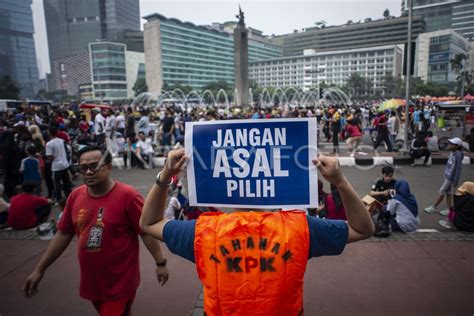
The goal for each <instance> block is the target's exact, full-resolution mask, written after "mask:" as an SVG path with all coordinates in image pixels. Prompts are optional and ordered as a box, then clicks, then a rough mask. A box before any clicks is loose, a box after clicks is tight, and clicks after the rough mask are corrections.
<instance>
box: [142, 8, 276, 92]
mask: <svg viewBox="0 0 474 316" xmlns="http://www.w3.org/2000/svg"><path fill="white" fill-rule="evenodd" d="M145 19H146V20H147V21H148V23H147V24H146V25H145V55H147V64H146V67H147V75H148V74H150V75H153V73H155V74H154V75H153V76H161V82H163V81H164V82H166V83H167V84H169V85H173V84H181V85H189V86H191V87H192V88H193V89H198V90H199V89H201V88H202V87H203V86H205V85H206V84H208V83H210V82H213V81H219V80H225V81H227V82H228V83H229V84H233V83H234V40H233V36H232V34H230V33H228V32H223V31H219V30H216V29H213V28H211V27H206V26H197V25H194V24H193V23H190V22H181V21H180V20H178V19H174V18H169V19H168V18H166V17H164V16H162V15H160V14H157V13H155V14H152V15H149V16H146V17H145ZM152 22H154V23H155V24H153V25H154V27H152V26H151V25H152ZM147 32H148V33H147ZM147 34H148V35H147ZM150 34H154V35H156V36H155V37H153V36H151V35H150ZM147 36H148V45H147ZM152 42H153V43H152ZM153 45H156V46H154V47H159V50H155V49H152V48H151V47H153ZM147 47H148V49H147ZM152 55H153V56H152ZM280 56H282V49H281V47H279V46H277V45H273V44H271V43H269V42H268V43H267V42H264V41H256V40H252V39H251V38H250V39H249V62H251V61H256V60H260V59H268V58H275V57H280ZM149 57H155V61H156V62H153V61H150V62H149V61H148V58H149ZM157 67H159V69H157ZM147 78H148V77H147ZM147 82H148V79H147ZM148 84H149V85H150V83H148ZM150 88H151V89H153V88H155V89H160V88H156V87H154V85H153V84H152V85H151V87H150Z"/></svg>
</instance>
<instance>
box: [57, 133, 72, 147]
mask: <svg viewBox="0 0 474 316" xmlns="http://www.w3.org/2000/svg"><path fill="white" fill-rule="evenodd" d="M57 136H58V138H61V139H62V140H64V141H65V142H66V143H67V144H69V142H70V141H71V138H70V137H69V135H68V133H66V132H64V131H58V135H57Z"/></svg>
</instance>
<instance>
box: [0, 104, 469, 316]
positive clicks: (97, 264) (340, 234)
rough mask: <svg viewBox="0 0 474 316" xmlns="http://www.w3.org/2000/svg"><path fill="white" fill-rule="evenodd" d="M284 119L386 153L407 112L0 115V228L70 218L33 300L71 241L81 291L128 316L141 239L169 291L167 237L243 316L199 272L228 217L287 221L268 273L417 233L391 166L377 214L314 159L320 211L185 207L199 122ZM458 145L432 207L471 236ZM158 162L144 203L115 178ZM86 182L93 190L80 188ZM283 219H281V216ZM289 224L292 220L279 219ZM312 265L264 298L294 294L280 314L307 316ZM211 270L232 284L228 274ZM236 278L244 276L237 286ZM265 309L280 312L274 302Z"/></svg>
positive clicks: (412, 202) (418, 127)
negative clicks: (190, 136) (189, 143)
mask: <svg viewBox="0 0 474 316" xmlns="http://www.w3.org/2000/svg"><path fill="white" fill-rule="evenodd" d="M428 109H429V108H428ZM418 111H420V110H419V109H418V108H416V107H414V108H413V111H411V113H412V114H411V117H412V118H411V119H410V124H411V129H412V132H413V133H414V135H415V138H414V142H413V145H414V147H415V149H414V150H417V155H418V156H421V157H425V159H426V157H427V156H428V158H429V154H428V153H426V152H422V151H421V150H420V149H422V150H425V149H426V150H427V148H428V147H429V145H428V144H427V143H426V142H427V140H426V138H425V136H428V137H429V135H430V134H429V132H430V126H431V125H430V124H427V123H426V120H425V119H421V116H423V117H425V116H424V115H421V114H420V121H418V120H417V119H415V118H416V117H417V114H415V113H417V112H418ZM421 113H423V112H421ZM430 115H431V113H430ZM276 117H278V118H292V117H315V118H317V120H318V122H319V123H320V124H318V125H319V126H321V132H322V135H323V136H322V137H324V139H320V141H324V140H325V141H327V142H332V144H333V151H334V152H335V153H338V152H339V150H340V149H339V141H342V140H345V141H346V142H347V144H348V147H349V154H350V155H352V156H353V155H355V154H356V153H357V151H358V147H359V146H360V144H361V143H362V139H363V136H364V133H366V132H367V131H368V133H371V132H374V134H373V135H372V136H373V146H374V149H376V148H377V147H378V146H380V144H382V143H384V146H385V147H386V149H387V150H389V151H391V150H394V149H395V144H394V143H395V139H396V137H397V134H398V132H399V130H400V128H401V122H402V121H403V116H402V113H400V112H399V111H397V110H395V111H387V112H380V113H378V112H376V111H373V108H371V107H368V106H367V107H366V106H362V107H343V106H337V105H334V106H329V107H326V108H322V107H321V108H306V109H297V108H295V109H291V108H285V107H273V108H271V109H258V110H257V109H249V110H245V111H244V110H241V109H238V108H237V109H233V110H232V111H230V112H226V111H224V110H222V109H218V110H213V109H209V110H203V109H194V110H191V111H185V110H181V109H179V108H176V107H167V108H164V109H162V110H160V111H147V110H141V111H134V110H133V109H132V108H120V107H119V108H115V109H112V108H110V107H98V108H94V109H92V110H90V111H89V110H88V111H82V110H79V109H73V108H69V107H61V108H58V109H55V110H51V109H44V110H38V111H34V110H32V109H25V110H24V111H22V112H17V113H14V114H9V115H8V114H7V115H4V116H3V117H1V119H0V146H1V149H2V150H1V153H2V156H1V166H2V170H3V179H4V184H3V185H1V186H0V196H1V197H0V224H1V225H3V226H8V227H11V228H12V229H29V228H34V227H37V226H38V225H41V224H43V223H45V222H48V221H49V220H50V219H51V218H52V217H53V216H52V214H51V213H52V208H53V205H55V204H58V205H59V206H60V210H61V211H62V213H61V216H60V218H59V219H58V224H57V233H56V234H55V235H54V238H53V239H52V241H51V242H50V244H49V246H48V249H47V251H46V252H45V253H44V255H43V256H42V258H41V260H40V261H39V262H38V264H37V265H36V267H35V269H34V270H33V272H32V273H31V274H30V275H29V277H28V278H27V280H26V282H25V286H24V293H25V296H26V297H31V296H33V295H35V294H36V293H37V291H38V284H39V283H40V281H41V279H42V278H43V276H44V274H45V272H46V270H47V269H48V268H49V267H50V265H51V264H52V263H53V262H54V261H55V260H56V259H57V258H58V257H59V256H60V255H61V253H62V252H63V251H64V250H65V249H66V248H67V246H68V245H69V243H70V242H71V240H72V238H73V237H74V236H75V235H77V236H78V243H79V247H78V255H79V259H80V261H79V262H80V268H81V287H80V295H81V297H83V298H85V299H87V300H90V301H91V302H92V303H93V306H94V307H95V308H96V310H97V311H98V313H99V314H100V315H119V314H123V315H127V314H129V313H130V310H131V306H132V304H133V302H134V299H135V294H136V290H137V288H138V285H139V282H140V279H139V263H138V262H139V261H138V245H139V243H138V239H139V237H140V238H141V239H142V240H143V242H144V244H145V246H146V248H147V249H148V251H149V253H150V255H151V256H152V257H153V260H154V261H155V262H156V265H157V268H156V275H157V278H158V281H159V283H160V284H162V285H164V284H165V283H166V282H167V280H168V278H169V271H168V268H167V266H166V264H167V259H166V258H165V257H164V255H163V253H162V252H161V249H160V245H159V243H158V241H157V239H158V240H162V241H164V242H165V243H166V244H167V246H168V248H169V249H170V250H171V251H172V252H173V253H174V254H177V255H179V256H181V257H184V258H185V259H188V260H190V261H192V262H195V263H196V265H197V269H198V272H199V275H200V278H201V280H202V281H203V283H204V286H205V287H206V298H205V304H206V306H205V309H206V311H209V312H211V314H212V312H215V311H217V309H219V308H223V309H224V310H226V311H229V312H230V311H239V312H243V310H242V308H244V306H241V305H239V304H236V303H235V302H233V301H225V302H224V301H217V300H216V299H215V298H216V297H219V298H223V297H228V295H230V294H229V293H231V292H232V291H234V290H235V289H234V288H232V287H231V288H229V291H230V292H229V293H227V292H226V293H224V292H222V291H223V290H217V292H213V291H215V289H214V288H213V284H214V283H213V282H216V280H215V279H213V278H212V277H207V276H206V274H203V273H202V272H203V271H204V270H205V269H208V268H207V266H206V264H205V263H204V262H205V261H206V260H208V258H210V260H211V261H214V262H216V263H219V262H220V260H221V259H223V258H221V259H219V258H220V257H219V258H218V257H216V255H217V254H215V253H213V251H214V249H216V247H217V245H216V244H215V240H217V239H216V236H217V235H218V234H220V233H221V232H223V231H227V230H228V228H229V227H230V226H229V224H228V223H229V222H233V223H236V225H237V224H238V223H242V222H245V221H249V222H255V223H259V225H260V226H259V227H258V229H259V230H261V229H264V230H266V229H271V230H275V229H276V228H275V227H277V228H278V227H280V228H281V229H278V230H275V231H274V234H273V233H272V234H273V236H275V237H274V240H273V241H272V243H273V244H274V246H273V247H272V249H271V252H273V253H275V254H279V247H280V246H279V245H280V242H281V240H280V239H281V238H283V239H284V240H291V241H292V242H291V244H290V245H289V246H291V247H290V248H291V249H292V251H290V252H288V251H286V252H285V253H282V256H281V257H282V259H283V260H282V262H281V263H280V262H279V263H276V262H273V261H271V262H270V261H268V262H267V261H265V258H263V259H264V261H263V262H262V261H260V264H261V265H262V267H261V268H260V273H263V272H265V271H266V270H265V269H268V270H269V271H273V270H275V271H286V270H285V269H286V268H284V267H283V266H285V267H290V266H287V265H285V264H286V261H287V260H288V259H289V258H290V257H291V258H292V259H291V260H293V261H297V262H300V261H301V263H303V262H306V261H307V260H308V259H309V258H312V257H318V256H323V255H338V254H340V253H341V252H342V251H343V249H344V246H345V245H346V244H347V243H350V242H354V241H358V240H362V239H365V238H368V237H370V236H372V235H374V234H375V236H378V237H387V236H388V235H390V233H391V232H393V231H398V232H401V233H406V234H411V233H414V232H416V230H417V228H418V226H419V224H420V218H419V213H418V212H419V205H418V202H417V199H416V197H415V195H414V194H413V193H412V192H411V190H410V185H409V183H408V182H407V181H406V180H404V179H395V178H394V172H395V170H394V169H393V168H392V167H389V166H386V167H384V168H382V178H380V179H377V180H376V182H375V183H374V185H373V186H372V188H371V190H370V192H369V196H371V197H373V198H374V199H375V200H376V201H377V203H378V205H379V206H380V207H378V208H377V209H376V211H372V210H373V208H372V207H371V206H370V205H366V204H364V203H363V201H362V199H360V197H359V196H358V195H357V193H356V192H355V190H354V189H353V188H352V185H351V184H350V183H349V182H348V180H347V179H346V178H345V177H344V175H343V174H342V172H341V170H340V168H338V166H337V159H336V158H330V157H325V156H319V157H318V158H316V159H315V160H314V161H313V164H314V165H315V166H316V167H317V168H318V169H319V172H320V174H321V175H322V177H321V179H320V180H319V181H318V193H319V201H320V205H319V207H318V208H316V209H308V210H304V211H305V212H300V211H297V212H292V211H290V212H284V213H281V212H275V213H268V212H262V213H259V214H257V215H255V214H254V213H248V212H247V213H245V212H244V213H242V212H237V213H231V214H222V213H220V212H216V211H217V210H215V209H212V208H204V209H203V208H197V207H189V205H187V201H186V198H185V197H183V194H182V193H183V190H182V187H183V184H182V182H181V181H180V180H181V179H180V178H179V177H180V170H181V168H182V166H183V164H184V163H185V161H186V159H187V158H186V157H185V156H184V150H183V149H175V148H176V147H177V146H176V145H177V144H178V145H179V144H181V145H182V144H184V131H185V124H186V123H187V122H190V121H205V120H208V121H211V120H221V119H230V118H234V119H235V118H249V119H265V118H266V119H268V118H276ZM430 121H431V119H430ZM318 136H319V133H318ZM428 142H429V140H428ZM449 143H450V145H449V150H450V156H449V160H448V163H447V165H446V170H445V173H444V178H445V180H444V183H443V185H442V187H441V189H440V196H439V199H438V200H437V201H436V203H435V204H434V205H433V206H430V207H428V208H425V211H426V212H435V211H438V210H437V207H438V206H439V204H440V202H441V201H442V199H443V197H444V196H446V200H447V207H448V208H447V213H446V210H443V211H441V212H442V213H443V214H445V213H446V214H445V215H446V216H447V220H446V221H443V223H441V224H442V225H443V226H445V227H448V226H449V227H451V225H454V227H456V228H458V229H461V230H469V231H472V230H473V226H474V225H473V223H474V217H473V214H472V209H473V208H472V205H473V204H472V203H473V197H474V192H473V185H472V183H465V184H463V185H462V186H461V187H459V188H458V189H457V191H456V188H457V186H458V184H459V180H460V175H461V168H462V159H463V153H462V147H463V141H462V140H461V139H459V138H453V139H450V141H449ZM418 150H419V152H418ZM428 151H429V150H428ZM156 156H167V163H166V164H165V166H164V168H163V169H162V171H161V172H160V173H159V174H158V176H157V180H156V184H155V185H154V186H153V187H152V189H151V190H150V192H149V194H148V196H147V198H146V200H144V199H143V197H142V196H141V195H140V194H139V193H138V192H137V191H136V190H135V189H134V188H132V187H131V186H129V185H127V184H125V183H121V182H118V181H116V180H113V179H112V178H111V176H110V172H111V170H112V161H113V159H114V158H120V157H123V158H124V160H125V161H126V162H125V163H126V164H128V165H130V166H131V167H137V168H153V161H154V159H153V158H154V157H156ZM79 175H81V177H82V180H83V182H84V185H81V186H78V187H77V188H74V187H75V185H76V182H75V181H76V178H77V177H78V176H79ZM323 178H324V179H325V180H326V181H327V182H328V183H329V188H328V189H326V188H325V187H324V184H323V182H322V181H321V180H322V179H323ZM43 189H45V190H43ZM455 192H456V194H455V195H454V198H453V194H454V193H455ZM3 196H4V197H5V198H3ZM349 206H350V207H349ZM369 209H370V211H369ZM275 214H279V215H278V217H277V216H276V215H275ZM281 214H284V215H281ZM280 216H282V217H280ZM196 218H199V221H196V220H195V219H196ZM281 218H285V220H283V221H282V222H281V221H280V219H281ZM175 219H185V220H175ZM286 222H288V223H290V222H291V223H293V224H291V225H290V224H287V223H286ZM40 227H41V226H40ZM216 227H217V228H216ZM231 231H232V232H227V233H226V235H225V237H223V236H221V235H219V236H221V237H219V238H220V239H219V242H220V245H224V244H226V243H227V242H229V244H230V245H232V246H233V247H234V250H236V251H237V250H238V249H240V248H241V246H240V245H238V246H237V245H236V242H235V240H236V238H237V239H238V238H240V237H242V236H240V233H238V232H237V231H236V230H235V229H232V230H231ZM315 232H318V233H315ZM51 237H52V236H51ZM290 237H291V238H290ZM285 238H286V239H285ZM283 239H282V240H283ZM308 240H309V244H307V243H308ZM255 242H257V241H255ZM260 242H261V241H260ZM253 243H254V241H252V240H250V241H249V240H248V239H247V241H246V245H247V248H246V251H247V250H248V251H250V252H251V251H252V249H253V248H254V244H253ZM306 244H307V249H303V248H304V247H301V245H306ZM220 247H221V248H220V249H221V250H220V251H221V252H222V254H223V256H224V257H225V256H226V255H227V254H228V250H227V248H225V247H224V246H220ZM222 247H224V248H222ZM261 247H263V246H262V244H260V248H259V249H260V250H263V251H264V250H265V249H263V248H261ZM269 250H270V249H269ZM305 251H306V253H305ZM308 251H309V255H308V253H307V252H308ZM124 258H126V260H124ZM249 258H250V259H251V258H252V257H248V258H247V257H246V260H247V259H249ZM250 259H249V260H250ZM253 260H256V259H253ZM252 262H253V261H252ZM104 263H107V264H104ZM246 264H247V261H246ZM248 264H249V266H246V267H245V269H251V268H253V266H252V265H253V263H252V264H250V263H248ZM304 266H305V264H304V265H303V264H301V265H291V271H290V270H288V271H290V273H291V274H292V275H293V276H294V278H293V280H294V282H293V283H292V284H290V285H288V284H287V286H286V287H279V292H278V293H264V294H265V295H267V297H269V296H272V295H274V296H275V295H276V297H281V298H283V297H285V298H288V297H292V298H293V299H292V300H291V304H290V303H288V304H286V305H285V304H283V305H281V304H279V306H278V308H279V310H280V311H281V310H282V308H284V310H285V311H287V312H288V313H290V314H292V313H298V312H300V311H302V310H301V308H302V296H301V295H300V294H299V293H300V292H299V291H300V289H301V288H302V282H303V281H302V276H303V274H304V268H301V267H304ZM296 267H300V268H296ZM240 270H241V266H240V265H239V262H238V261H232V262H230V263H229V261H228V260H227V272H229V271H230V272H233V271H235V272H239V271H240ZM213 272H215V274H216V275H217V274H218V275H219V277H222V278H224V279H225V278H227V276H226V275H225V274H222V273H223V272H222V271H221V270H220V268H216V269H215V271H213ZM207 275H211V274H207ZM279 276H280V278H279V279H281V280H283V279H285V277H284V276H283V275H280V274H279ZM238 283H239V282H235V280H234V283H232V284H235V285H238ZM247 286H248V285H247ZM283 288H287V289H288V291H284V290H283ZM290 290H291V291H290ZM231 294H232V293H231ZM232 295H233V294H232ZM232 295H231V296H232ZM229 297H230V296H229ZM232 297H233V296H232ZM279 301H281V300H279ZM282 306H283V307H282ZM267 308H268V310H272V311H273V310H275V308H276V307H275V306H268V307H267Z"/></svg>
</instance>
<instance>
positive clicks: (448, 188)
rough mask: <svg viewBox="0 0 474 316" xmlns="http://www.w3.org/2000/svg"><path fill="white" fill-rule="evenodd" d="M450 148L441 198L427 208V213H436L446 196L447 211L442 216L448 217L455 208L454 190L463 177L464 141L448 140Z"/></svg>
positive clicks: (440, 190) (440, 191) (442, 212)
mask: <svg viewBox="0 0 474 316" xmlns="http://www.w3.org/2000/svg"><path fill="white" fill-rule="evenodd" d="M448 142H449V144H448V148H449V150H450V153H449V158H448V163H447V164H446V168H445V169H444V182H443V184H442V185H441V188H440V189H439V196H438V199H437V200H436V202H435V203H434V204H433V205H431V206H428V207H427V208H425V212H426V213H435V212H437V209H436V208H437V207H438V205H439V204H440V203H441V201H443V198H444V196H445V195H446V206H447V207H448V208H447V209H446V210H443V211H441V212H440V214H441V215H445V216H447V215H448V213H449V210H450V209H451V208H452V207H453V204H452V201H453V193H454V188H455V187H457V185H458V182H459V178H460V177H461V169H462V160H463V158H464V154H463V152H462V140H461V139H460V138H458V137H454V138H451V139H450V140H448Z"/></svg>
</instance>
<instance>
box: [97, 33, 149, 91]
mask: <svg viewBox="0 0 474 316" xmlns="http://www.w3.org/2000/svg"><path fill="white" fill-rule="evenodd" d="M89 52H90V53H89V54H90V63H91V74H92V94H93V98H94V99H100V100H124V99H130V98H133V96H134V93H133V89H132V88H133V85H134V84H135V82H136V81H137V79H138V78H140V77H144V73H143V69H144V68H145V65H144V64H145V56H144V54H143V53H140V52H133V51H128V50H127V45H125V44H121V43H112V42H100V43H91V44H89Z"/></svg>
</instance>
